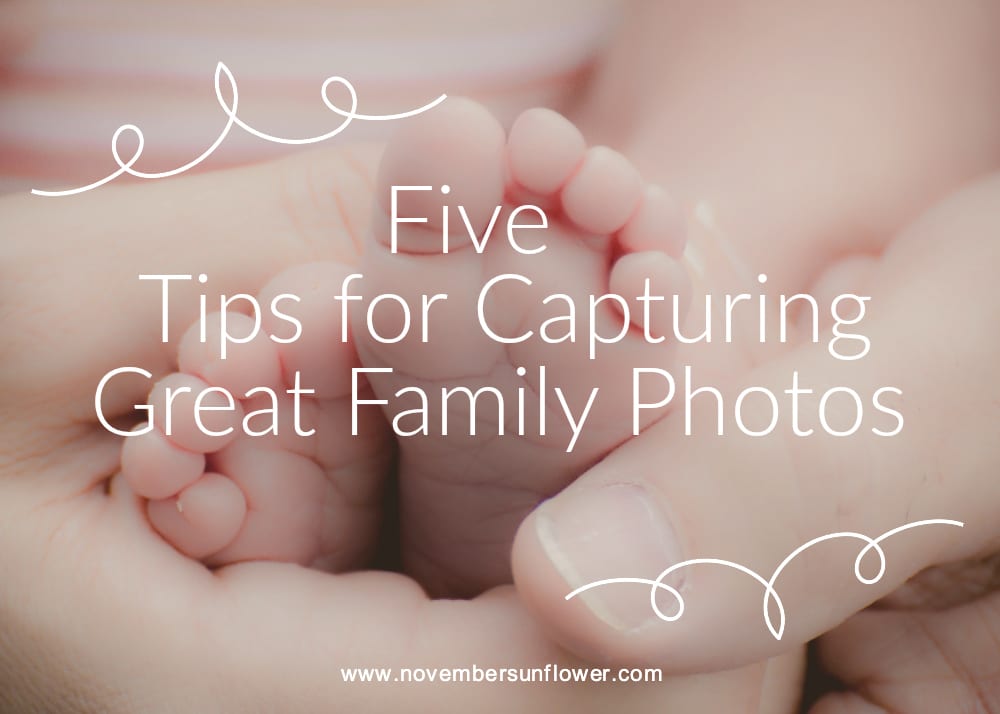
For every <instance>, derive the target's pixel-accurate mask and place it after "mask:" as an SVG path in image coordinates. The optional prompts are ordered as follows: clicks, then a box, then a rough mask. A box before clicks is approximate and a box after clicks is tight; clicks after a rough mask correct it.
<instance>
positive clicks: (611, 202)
mask: <svg viewBox="0 0 1000 714" xmlns="http://www.w3.org/2000/svg"><path fill="white" fill-rule="evenodd" d="M376 201H377V204H378V206H377V209H376V215H375V219H374V221H373V232H372V236H371V240H370V246H369V249H368V250H367V251H366V253H365V254H364V256H363V263H362V275H361V276H359V277H358V278H356V279H355V280H354V281H353V282H352V283H351V284H345V285H344V286H343V290H342V291H341V292H342V296H341V297H342V298H343V300H344V301H352V304H353V305H354V307H355V308H356V309H355V310H354V312H353V316H354V317H353V320H354V328H355V330H354V331H355V334H356V336H357V340H358V349H359V352H360V354H361V357H362V362H363V363H364V365H365V368H364V371H365V373H366V376H367V377H368V378H369V379H370V380H371V383H372V385H373V387H374V389H375V393H376V395H377V396H378V398H379V400H380V402H381V405H382V406H383V407H384V408H385V410H386V412H387V414H388V416H389V417H390V418H391V419H392V423H393V427H394V430H395V432H396V434H397V435H398V436H399V437H400V446H401V459H402V461H401V475H400V490H401V501H402V505H401V508H402V529H403V542H404V544H405V549H406V551H407V552H405V553H404V560H405V561H406V563H405V565H406V567H407V569H408V571H409V572H411V573H413V574H415V575H416V576H417V577H418V579H420V580H421V581H422V583H423V584H425V586H427V587H428V588H429V589H430V590H431V591H433V592H435V593H439V594H459V595H468V594H474V593H476V592H479V591H481V590H483V589H485V588H488V587H491V586H493V585H497V584H500V583H504V582H509V581H510V577H511V574H510V566H509V561H508V554H509V548H510V544H511V542H512V539H513V535H514V532H515V530H516V528H517V526H518V524H519V523H520V521H521V520H522V519H523V518H524V516H525V515H526V514H527V513H528V512H529V511H530V510H531V509H532V508H534V507H535V506H536V505H537V503H538V502H539V501H541V500H542V499H544V498H547V497H549V496H551V495H553V494H555V493H557V492H558V491H559V490H560V489H561V488H563V487H564V486H565V485H566V484H567V483H569V482H570V481H572V479H573V478H574V477H576V476H577V475H578V474H579V473H581V472H582V471H583V470H584V469H585V468H586V467H587V466H589V465H591V464H592V463H594V462H596V461H597V460H599V459H600V458H602V457H603V456H604V455H605V454H606V453H607V452H608V451H610V450H611V449H612V448H614V447H615V446H617V445H618V444H620V443H621V442H622V441H624V440H626V439H628V438H629V437H630V436H631V435H632V434H633V431H634V430H640V429H642V428H645V427H646V426H648V424H650V423H651V422H652V421H654V420H655V419H656V418H658V416H661V415H662V412H660V413H659V414H657V413H656V410H654V409H649V410H645V411H644V412H643V413H642V414H640V415H638V416H635V415H633V412H632V399H631V396H630V394H629V392H630V390H631V389H632V388H633V382H632V380H633V368H635V367H639V366H648V367H650V368H661V367H665V366H669V363H670V359H671V354H672V349H673V345H672V343H673V339H672V338H670V337H669V335H662V334H654V331H655V329H656V328H663V327H665V326H667V325H669V323H670V319H669V318H668V317H667V313H672V312H676V311H677V310H678V309H683V305H684V304H685V303H686V301H687V296H688V293H689V288H688V283H687V279H686V273H685V271H684V269H683V267H682V265H681V263H680V262H679V256H680V251H681V249H682V247H683V244H684V237H683V231H682V229H681V224H680V221H679V220H678V218H677V213H676V212H675V211H673V207H672V204H670V202H669V200H668V199H667V197H666V195H665V194H664V193H663V192H662V191H660V190H658V189H655V188H653V187H649V186H646V185H644V183H643V182H642V180H641V178H640V176H639V174H638V172H637V171H636V170H635V168H634V167H633V166H632V164H631V163H630V162H629V161H628V160H627V159H625V158H624V157H623V156H622V155H621V154H618V153H617V152H614V151H612V150H611V149H608V148H604V147H594V148H590V149H588V148H587V147H586V145H585V143H584V140H583V137H582V136H581V135H580V132H579V130H578V129H576V127H574V126H573V125H572V124H571V123H570V122H569V121H567V120H566V119H564V118H563V117H561V116H559V115H558V114H555V113H554V112H551V111H548V110H540V109H539V110H531V111H529V112H526V113H525V114H523V115H522V116H521V117H520V118H519V119H518V120H517V121H516V122H515V123H514V125H513V127H512V129H511V131H510V135H509V136H505V135H504V132H503V129H502V128H501V126H500V124H499V123H498V122H497V121H496V119H494V118H493V117H492V116H491V115H490V114H489V112H487V111H486V110H485V109H484V108H483V107H481V106H479V105H478V104H475V103H473V102H470V101H465V100H449V102H447V103H446V104H444V105H442V106H441V107H440V108H437V109H435V110H434V111H433V112H429V113H427V114H426V115H422V116H420V117H416V118H414V119H413V120H411V121H408V122H407V123H406V124H405V125H403V126H402V127H401V129H400V131H399V133H398V134H397V135H396V136H395V138H394V139H393V140H392V141H391V142H390V144H389V146H388V148H387V150H386V153H385V155H384V158H383V161H382V165H381V168H380V171H379V181H378V187H377V196H376ZM657 291H658V292H659V293H660V294H659V295H656V294H655V292H657ZM654 401H655V400H654ZM373 406H374V405H362V406H361V407H360V408H361V409H362V410H365V409H371V408H373ZM633 417H635V418H634V419H633ZM633 421H634V422H635V423H633ZM498 436H502V437H503V438H502V439H498V438H497V437H498Z"/></svg>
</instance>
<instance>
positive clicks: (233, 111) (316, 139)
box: [31, 62, 448, 197]
mask: <svg viewBox="0 0 1000 714" xmlns="http://www.w3.org/2000/svg"><path fill="white" fill-rule="evenodd" d="M223 77H224V78H225V79H226V82H228V84H229V90H230V93H231V94H232V97H233V100H232V104H230V103H229V102H227V101H226V98H225V96H224V95H223V91H222V89H223V86H222V79H223ZM331 84H339V85H340V86H342V87H343V88H344V89H346V90H347V92H348V94H349V95H350V97H351V108H350V109H346V110H345V109H341V108H340V107H338V106H337V105H336V104H334V103H333V100H331V99H330V96H329V93H328V92H329V89H330V85H331ZM320 97H321V98H322V100H323V104H324V105H326V108H327V109H329V110H330V111H331V112H333V113H334V114H337V115H338V116H340V117H342V118H343V121H342V122H341V123H340V124H339V125H338V126H336V127H335V128H333V129H332V130H330V131H328V132H327V133H325V134H321V135H319V136H313V137H309V138H305V139H284V138H281V137H279V136H274V135H272V134H268V133H266V132H263V131H259V130H258V129H255V128H254V127H252V126H250V125H249V124H247V123H246V122H244V121H243V120H242V119H240V118H239V116H238V115H237V108H238V106H239V91H238V89H237V87H236V78H235V77H233V73H232V72H231V71H230V70H229V68H228V67H227V66H226V65H225V64H224V63H223V62H219V64H218V65H216V68H215V98H216V99H217V100H218V102H219V106H221V107H222V110H223V111H224V112H225V114H226V117H227V119H226V124H225V126H223V128H222V132H221V133H220V134H219V136H218V138H216V140H215V141H214V142H212V145H211V146H209V147H208V148H207V149H205V151H203V152H202V153H201V155H200V156H198V157H196V158H194V159H192V160H191V161H189V162H188V163H186V164H184V165H183V166H179V167H177V168H176V169H172V170H170V171H161V172H159V173H147V172H145V171H139V170H138V169H134V168H132V167H133V166H134V165H135V162H136V161H138V160H139V157H140V156H142V151H143V149H144V148H145V145H146V139H145V137H144V136H143V133H142V130H141V129H140V128H139V127H137V126H136V125H135V124H122V125H121V126H120V127H118V129H117V130H116V131H115V133H114V135H113V136H112V137H111V155H112V156H113V157H114V159H115V162H116V163H117V164H118V170H117V171H114V172H112V173H111V174H109V175H107V176H105V177H104V178H102V179H99V180H97V181H94V182H93V183H90V184H87V185H86V186H80V187H79V188H72V189H67V190H65V191H43V190H41V189H32V190H31V193H32V194H33V195H35V196H47V197H59V196H72V195H74V194H78V193H85V192H87V191H90V190H93V189H95V188H99V187H100V186H103V185H104V184H106V183H110V182H111V181H114V180H115V179H117V178H118V177H119V176H122V175H123V174H128V175H130V176H134V177H136V178H140V179H160V178H168V177H170V176H176V175H178V174H182V173H184V172H185V171H188V170H190V169H192V168H194V167H195V166H197V165H198V164H200V163H201V162H202V161H204V160H205V159H207V158H208V157H209V156H211V155H212V153H213V152H214V151H215V150H216V149H217V148H219V146H220V145H221V144H222V142H223V141H225V139H226V137H227V136H228V135H229V132H230V131H232V128H233V127H234V126H237V127H239V128H240V129H242V130H243V131H245V132H247V133H248V134H251V135H253V136H255V137H257V138H258V139H263V140H264V141H267V142H270V143H272V144H285V145H288V146H304V145H307V144H318V143H320V142H322V141H326V140H328V139H332V138H333V137H335V136H337V135H338V134H340V133H341V132H342V131H344V130H345V129H346V128H347V127H348V126H350V124H351V122H352V121H354V120H355V119H359V120H361V121H392V120H395V119H406V118H407V117H412V116H416V115H417V114H421V113H423V112H426V111H428V110H430V109H433V108H434V107H436V106H437V105H438V104H440V103H441V102H443V101H444V100H445V99H447V97H448V95H446V94H442V95H441V96H439V97H438V98H437V99H435V100H434V101H432V102H430V103H429V104H425V105H424V106H422V107H418V108H417V109H412V110H410V111H408V112H400V113H398V114H385V115H377V114H361V113H359V112H358V93H357V91H356V90H355V89H354V85H352V84H351V83H350V82H349V81H348V80H347V79H345V78H343V77H338V76H333V77H328V78H327V79H326V81H324V82H323V86H322V88H321V89H320ZM126 132H130V133H132V134H134V135H135V137H136V139H137V141H138V145H137V146H136V149H135V152H134V153H133V154H132V156H131V157H130V158H129V159H128V160H127V161H125V160H123V159H122V157H121V153H120V152H119V150H118V144H119V141H120V140H121V137H122V135H123V134H125V133H126Z"/></svg>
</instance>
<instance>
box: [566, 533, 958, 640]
mask: <svg viewBox="0 0 1000 714" xmlns="http://www.w3.org/2000/svg"><path fill="white" fill-rule="evenodd" d="M929 525H945V526H957V527H959V528H962V527H964V526H965V524H964V523H962V522H961V521H952V520H948V519H943V518H937V519H931V520H926V521H915V522H913V523H907V524H906V525H905V526H900V527H899V528H893V529H892V530H890V531H886V532H885V533H883V534H882V535H880V536H879V537H878V538H870V537H868V536H866V535H863V534H861V533H850V532H846V533H830V534H828V535H825V536H820V537H819V538H814V539H812V540H811V541H809V542H808V543H806V544H805V545H803V546H800V547H799V548H796V549H795V550H794V551H792V552H791V553H790V554H789V555H788V557H787V558H785V559H784V560H783V561H781V565H779V566H778V568H777V569H776V570H775V571H774V573H773V574H772V575H771V578H770V579H769V580H765V579H764V578H763V576H761V575H760V574H758V573H756V572H754V571H753V570H751V569H750V568H748V567H746V566H745V565H740V564H739V563H733V562H731V561H729V560H719V559H717V558H696V559H694V560H685V561H684V562H682V563H677V564H676V565H671V566H670V567H669V568H667V569H666V570H664V571H663V572H662V573H660V575H659V577H657V578H656V579H655V580H648V579H646V578H609V579H607V580H595V581H594V582H592V583H588V584H587V585H583V586H581V587H579V588H577V589H576V590H574V591H573V592H571V593H569V594H568V595H567V596H566V599H567V600H571V599H572V598H574V597H576V596H577V595H579V594H580V593H583V592H585V591H587V590H592V589H594V588H599V587H602V586H604V585H612V584H615V583H640V584H642V585H649V586H650V591H649V604H650V606H651V607H652V608H653V612H655V613H656V616H657V617H659V618H660V619H661V620H663V621H665V622H676V621H677V620H679V619H680V618H681V616H682V615H683V614H684V598H683V597H681V594H680V593H679V592H678V591H677V589H676V588H673V587H671V586H669V585H667V584H665V583H664V582H663V580H664V579H665V578H667V577H669V576H670V575H671V574H672V573H675V572H677V571H678V570H680V569H682V568H686V567H688V566H689V565H723V566H725V567H728V568H733V569H735V570H739V571H740V572H742V573H746V574H747V575H749V576H750V577H752V578H753V579H754V580H756V581H757V582H759V583H760V584H761V585H763V586H764V604H763V612H764V622H765V624H766V625H767V629H768V630H769V631H770V632H771V635H772V636H773V637H774V639H776V640H781V638H782V636H783V635H784V633H785V606H784V603H782V601H781V597H779V596H778V593H777V591H776V590H775V589H774V583H775V581H776V580H777V579H778V576H779V575H781V572H782V571H783V570H784V569H785V566H787V565H788V564H789V563H790V562H792V561H793V560H794V559H795V558H796V557H797V556H798V555H799V553H802V552H803V551H805V550H808V549H809V548H812V547H813V546H814V545H816V544H818V543H822V542H824V541H828V540H834V539H835V538H855V539H857V540H862V541H865V542H866V543H867V545H866V546H865V547H864V548H862V549H861V552H860V553H858V557H857V558H855V559H854V577H856V578H857V579H858V582H860V583H862V584H864V585H874V584H875V583H877V582H878V581H879V580H881V579H882V576H883V575H885V551H883V550H882V547H881V546H880V545H879V544H880V543H881V542H882V541H884V540H885V539H886V538H890V537H892V536H894V535H896V534H897V533H902V532H903V531H906V530H910V529H911V528H917V527H919V526H929ZM872 550H874V551H875V553H876V554H878V558H879V570H878V573H877V574H876V575H875V577H873V578H866V577H865V576H863V575H862V574H861V561H862V560H864V558H865V556H866V555H867V554H868V552H869V551H872ZM658 590H666V591H667V592H668V593H670V594H671V595H672V596H673V598H674V600H675V601H676V602H677V612H675V613H674V614H672V615H667V614H665V613H664V612H663V611H662V610H661V609H660V607H659V605H657V604H656V593H657V591H658ZM772 600H773V601H774V604H775V605H776V606H777V609H778V625H777V627H776V626H775V625H774V623H773V622H772V621H771V613H770V609H769V607H768V606H769V605H770V604H771V601H772Z"/></svg>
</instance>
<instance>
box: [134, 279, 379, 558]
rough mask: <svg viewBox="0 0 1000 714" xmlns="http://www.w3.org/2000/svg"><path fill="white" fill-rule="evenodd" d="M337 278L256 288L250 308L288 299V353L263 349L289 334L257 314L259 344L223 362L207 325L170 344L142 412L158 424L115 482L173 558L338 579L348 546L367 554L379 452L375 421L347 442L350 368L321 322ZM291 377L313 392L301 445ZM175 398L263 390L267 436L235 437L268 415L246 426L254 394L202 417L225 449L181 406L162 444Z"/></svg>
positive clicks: (329, 319)
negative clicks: (273, 407)
mask: <svg viewBox="0 0 1000 714" xmlns="http://www.w3.org/2000/svg"><path fill="white" fill-rule="evenodd" d="M347 272H348V271H347V269H346V268H345V267H343V266H340V265H338V264H335V263H314V264H308V265H304V266H301V267H298V268H292V269H289V270H286V271H285V272H283V273H281V274H280V275H278V276H277V277H276V278H275V279H274V280H272V281H271V282H270V283H269V284H268V285H267V286H266V287H265V288H264V289H263V291H262V292H261V295H260V296H259V302H260V303H261V304H262V305H269V304H270V301H271V300H272V299H273V298H274V297H276V296H277V295H280V294H282V293H290V294H293V295H297V296H299V297H300V298H301V302H299V303H292V302H289V301H286V302H284V303H282V310H283V312H285V313H287V314H289V315H292V316H293V317H295V318H297V319H298V320H300V322H301V323H302V325H303V328H302V334H301V337H300V339H298V340H296V341H295V342H292V343H290V344H280V343H277V342H275V341H272V340H271V339H270V337H269V335H274V336H275V337H277V338H282V339H288V338H291V337H292V336H293V331H294V328H293V326H292V325H290V324H289V323H287V322H281V321H279V320H278V319H277V318H275V317H274V315H273V314H272V313H271V312H270V311H269V310H265V312H264V317H263V320H262V330H261V332H260V333H259V334H258V335H257V336H256V337H255V338H254V339H253V340H251V341H250V342H247V343H245V344H234V345H229V346H228V355H227V358H226V359H225V360H222V359H220V356H219V355H220V351H219V344H218V337H217V336H218V334H219V333H218V331H217V330H218V323H219V319H220V316H219V315H218V314H216V315H210V316H209V317H208V319H207V321H206V326H207V335H208V336H209V340H208V341H207V342H205V343H202V342H201V341H200V330H199V325H198V324H195V325H192V327H191V328H190V329H189V330H188V332H187V333H186V334H185V336H184V338H183V340H182V341H181V344H180V350H179V356H178V362H179V365H180V369H181V371H180V372H177V373H174V374H172V375H169V376H167V377H166V378H164V379H163V380H161V381H160V382H159V383H157V385H156V386H155V387H154V388H153V391H152V394H151V399H150V403H151V404H153V407H154V410H155V411H154V414H156V415H157V419H159V421H157V422H156V423H155V426H156V428H155V429H153V430H151V431H150V432H148V433H147V434H144V435H141V436H134V437H130V438H128V439H126V440H125V444H124V446H123V449H122V473H123V475H124V477H125V479H126V480H127V482H128V484H129V486H130V487H131V489H132V490H133V491H134V492H135V493H136V494H137V495H139V496H142V497H144V498H147V499H150V501H149V503H148V505H147V515H148V518H149V521H150V523H151V524H152V526H153V527H154V528H155V529H156V530H157V531H158V532H159V533H160V535H161V536H163V537H164V538H165V539H166V540H167V541H168V542H170V543H171V544H172V545H173V546H174V547H176V548H177V549H178V550H179V551H181V552H182V553H184V554H186V555H188V556H190V557H193V558H197V559H200V560H203V561H205V562H206V563H208V564H210V565H213V566H219V565H226V564H229V563H234V562H240V561H246V560H278V561H288V562H295V563H300V564H303V565H314V566H317V567H322V568H325V569H330V570H342V569H345V568H349V567H356V566H358V565H360V564H361V563H362V562H364V560H365V558H366V556H367V553H365V552H362V551H361V549H360V548H359V546H358V545H357V544H359V543H367V542H371V541H372V538H371V537H369V536H368V535H365V534H371V533H372V532H374V529H375V528H376V527H377V511H378V509H379V508H380V505H381V504H380V494H381V487H382V475H384V473H385V472H386V469H387V468H388V464H389V462H390V460H391V457H392V449H391V446H390V444H389V443H388V440H387V439H386V438H385V428H384V425H383V424H382V423H381V419H380V418H379V416H378V414H377V413H374V412H369V413H368V414H366V415H363V416H364V418H363V420H362V422H361V423H360V425H359V427H360V428H359V432H360V434H359V436H358V437H356V438H352V437H351V436H350V427H351V424H350V399H349V394H350V374H351V367H352V366H353V365H354V364H355V361H356V357H355V356H354V353H353V351H352V350H351V348H350V346H349V345H343V344H342V343H341V342H340V322H339V313H336V312H335V311H330V310H329V309H327V306H329V305H330V304H332V303H331V297H332V295H331V291H333V290H334V288H335V287H336V286H338V285H339V284H340V281H341V279H342V276H343V275H346V274H347ZM227 322H228V325H229V330H230V333H231V334H235V335H240V334H243V335H249V334H250V332H251V330H252V325H253V321H252V320H251V319H250V318H249V317H247V316H246V315H240V314H231V315H229V316H228V318H227ZM241 330H242V332H241ZM213 336H215V339H214V340H213V339H212V337H213ZM296 371H298V372H300V373H301V386H302V387H303V388H309V389H315V390H316V394H315V395H311V396H305V397H302V413H301V424H300V427H301V429H302V430H304V431H308V430H309V429H315V430H316V434H315V435H313V436H309V437H306V436H298V435H296V433H295V431H294V426H295V425H294V423H293V421H292V420H293V410H292V406H293V405H292V397H291V396H289V395H287V394H286V393H285V390H286V389H287V388H288V387H290V386H292V384H293V380H294V374H295V372H296ZM178 386H189V387H191V388H192V389H193V390H194V393H195V394H196V393H197V392H199V391H201V390H203V389H205V388H206V387H209V386H212V387H220V388H224V389H226V390H228V391H229V393H231V394H233V395H234V396H236V397H237V398H241V397H244V396H245V395H246V393H247V391H249V390H252V389H254V388H257V387H261V386H267V387H270V388H272V389H274V390H275V392H276V393H277V394H278V396H279V412H278V413H279V418H278V422H279V424H278V434H277V435H271V434H268V435H264V436H248V435H247V434H245V433H244V431H243V421H244V416H246V417H247V418H248V423H249V425H250V426H251V428H253V429H255V430H263V429H264V428H265V427H266V424H267V423H268V422H269V421H270V416H268V415H257V416H253V412H255V411H258V410H261V409H265V408H269V407H270V402H271V400H270V398H269V397H267V396H265V395H263V394H257V395H253V396H251V397H250V398H249V399H242V401H239V402H238V403H237V404H236V405H235V407H236V408H235V409H234V410H221V411H218V412H205V413H203V419H202V422H203V426H204V427H205V429H206V430H211V431H224V430H226V429H227V428H228V427H232V428H233V432H232V433H231V434H229V435H227V436H210V435H206V434H205V433H204V431H203V430H202V429H201V428H199V427H198V425H197V424H196V422H195V420H194V410H193V405H194V399H195V397H194V395H193V394H191V393H185V394H180V395H179V396H178V397H177V398H176V399H175V400H174V401H173V412H172V417H173V418H172V423H171V425H170V426H171V435H170V436H167V435H166V434H165V423H161V422H164V421H165V420H164V419H163V416H164V415H165V414H166V409H165V406H166V400H165V397H164V394H165V391H164V389H165V387H173V388H177V387H178ZM206 403H212V404H214V405H216V406H224V405H225V397H223V396H222V395H221V394H213V395H212V396H211V398H209V399H206ZM320 435H322V438H320ZM362 536H364V537H362Z"/></svg>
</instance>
